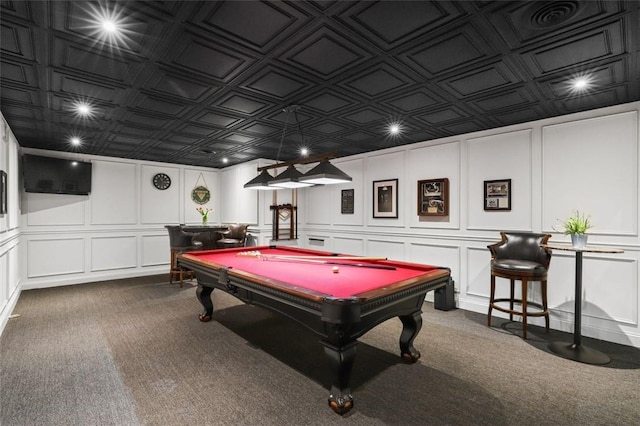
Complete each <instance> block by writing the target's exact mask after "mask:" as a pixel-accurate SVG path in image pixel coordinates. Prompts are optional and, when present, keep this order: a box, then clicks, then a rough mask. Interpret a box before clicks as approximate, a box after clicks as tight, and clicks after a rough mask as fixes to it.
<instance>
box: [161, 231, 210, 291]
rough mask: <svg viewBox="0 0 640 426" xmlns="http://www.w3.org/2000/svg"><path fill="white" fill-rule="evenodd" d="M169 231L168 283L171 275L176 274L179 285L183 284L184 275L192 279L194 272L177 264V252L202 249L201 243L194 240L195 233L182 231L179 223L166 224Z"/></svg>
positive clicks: (170, 281)
mask: <svg viewBox="0 0 640 426" xmlns="http://www.w3.org/2000/svg"><path fill="white" fill-rule="evenodd" d="M165 228H167V231H168V232H169V248H170V250H171V269H170V270H169V283H170V284H171V283H173V277H174V276H178V278H179V279H180V287H182V285H183V281H184V277H185V276H186V277H188V278H189V279H193V277H194V273H193V271H191V270H188V269H185V268H182V267H179V266H178V254H180V253H184V252H188V251H196V250H202V243H200V242H198V241H194V239H193V237H194V236H195V235H196V234H192V233H189V232H184V231H183V230H182V227H181V226H180V225H166V226H165Z"/></svg>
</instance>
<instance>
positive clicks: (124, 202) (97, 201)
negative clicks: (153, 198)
mask: <svg viewBox="0 0 640 426" xmlns="http://www.w3.org/2000/svg"><path fill="white" fill-rule="evenodd" d="M92 164H93V166H92V173H93V176H92V180H91V197H90V199H91V223H92V224H93V225H131V224H135V223H137V221H138V218H137V206H138V197H137V190H138V185H136V182H137V180H136V165H135V164H133V163H117V162H112V161H96V160H94V161H92ZM147 189H149V188H147Z"/></svg>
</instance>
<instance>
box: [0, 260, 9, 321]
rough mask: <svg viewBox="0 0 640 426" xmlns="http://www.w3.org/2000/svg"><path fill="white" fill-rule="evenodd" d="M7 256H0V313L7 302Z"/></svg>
mask: <svg viewBox="0 0 640 426" xmlns="http://www.w3.org/2000/svg"><path fill="white" fill-rule="evenodd" d="M8 265H9V256H8V254H7V253H2V254H1V255H0V313H1V312H2V311H3V310H4V307H5V306H6V305H7V303H8V302H9V294H10V290H9V267H8Z"/></svg>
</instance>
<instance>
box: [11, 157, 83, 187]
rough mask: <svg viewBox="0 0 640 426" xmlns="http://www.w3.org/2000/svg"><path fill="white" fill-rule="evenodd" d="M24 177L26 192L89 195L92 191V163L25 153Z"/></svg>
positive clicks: (23, 162) (23, 163)
mask: <svg viewBox="0 0 640 426" xmlns="http://www.w3.org/2000/svg"><path fill="white" fill-rule="evenodd" d="M22 177H23V181H24V190H25V191H26V192H41V193H48V194H73V195H88V194H89V193H90V192H91V163H89V162H85V161H77V160H69V159H63V158H52V157H42V156H39V155H31V154H25V155H24V156H23V157H22Z"/></svg>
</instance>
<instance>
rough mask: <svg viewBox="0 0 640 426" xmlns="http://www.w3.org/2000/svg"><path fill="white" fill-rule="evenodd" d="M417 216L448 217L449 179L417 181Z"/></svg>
mask: <svg viewBox="0 0 640 426" xmlns="http://www.w3.org/2000/svg"><path fill="white" fill-rule="evenodd" d="M418 216H449V179H447V178H439V179H425V180H419V181H418Z"/></svg>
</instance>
